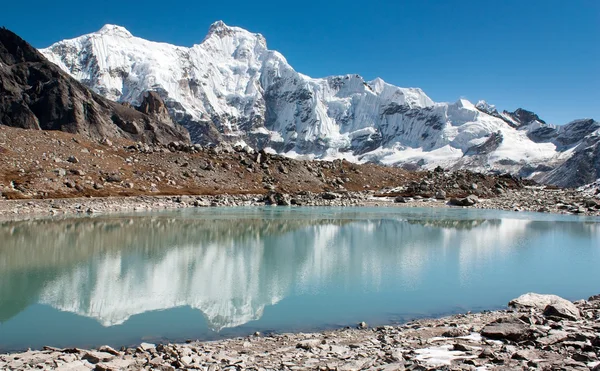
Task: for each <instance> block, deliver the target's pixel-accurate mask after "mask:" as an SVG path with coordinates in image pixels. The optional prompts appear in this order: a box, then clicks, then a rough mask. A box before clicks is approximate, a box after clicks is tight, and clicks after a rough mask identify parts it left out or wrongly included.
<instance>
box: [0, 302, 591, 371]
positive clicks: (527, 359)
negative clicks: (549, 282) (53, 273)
mask: <svg viewBox="0 0 600 371" xmlns="http://www.w3.org/2000/svg"><path fill="white" fill-rule="evenodd" d="M599 356H600V295H596V296H593V297H590V298H589V299H588V300H578V301H576V302H569V301H567V300H565V299H562V298H559V297H556V296H554V295H537V294H525V295H522V296H521V297H519V298H517V299H514V300H512V301H511V302H510V303H509V308H508V309H502V310H495V311H483V312H481V313H466V314H456V315H451V316H445V317H441V318H431V319H418V320H415V321H411V322H408V323H405V324H402V325H396V326H378V327H375V328H370V327H369V326H368V324H365V323H360V324H358V325H357V327H356V328H345V329H340V330H330V331H321V332H315V333H286V334H272V335H265V336H263V335H261V334H255V335H252V336H246V337H238V338H232V339H223V340H217V341H210V342H199V341H192V342H186V343H167V344H149V343H141V344H140V345H139V346H137V347H130V348H122V349H121V350H115V349H113V348H111V347H108V346H101V347H99V348H97V349H95V350H89V349H88V350H86V349H79V348H68V349H59V348H53V347H45V348H44V350H41V351H27V352H20V353H18V352H15V353H8V354H3V355H0V369H6V370H22V369H27V368H30V367H32V368H35V367H37V368H38V369H39V368H42V369H48V368H56V369H59V370H90V369H94V370H123V369H129V370H138V369H143V368H148V367H151V368H153V369H161V370H175V369H199V370H239V369H254V370H261V369H264V370H269V369H289V370H296V369H313V370H361V369H369V370H437V369H441V368H443V369H444V370H496V369H498V370H500V369H502V370H506V369H540V370H546V369H548V370H549V369H569V370H571V369H572V370H594V371H597V370H600V360H599Z"/></svg>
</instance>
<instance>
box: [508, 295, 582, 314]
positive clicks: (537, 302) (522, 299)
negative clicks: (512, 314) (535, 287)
mask: <svg viewBox="0 0 600 371" xmlns="http://www.w3.org/2000/svg"><path fill="white" fill-rule="evenodd" d="M557 303H560V304H563V305H564V306H566V307H569V308H571V310H573V311H576V312H577V313H578V312H579V310H578V309H577V307H575V305H574V304H573V303H571V302H570V301H568V300H566V299H563V298H561V297H560V296H556V295H544V294H536V293H532V292H530V293H527V294H523V295H521V296H519V297H518V298H516V299H513V300H511V301H509V302H508V306H509V307H513V308H517V309H519V308H525V309H528V308H535V309H538V310H540V311H543V310H545V309H546V307H547V306H548V305H551V304H557Z"/></svg>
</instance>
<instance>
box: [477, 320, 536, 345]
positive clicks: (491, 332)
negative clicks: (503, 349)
mask: <svg viewBox="0 0 600 371" xmlns="http://www.w3.org/2000/svg"><path fill="white" fill-rule="evenodd" d="M531 334H532V331H531V330H530V328H529V326H527V325H525V324H523V323H520V322H500V323H491V324H489V325H487V326H485V327H484V328H483V329H482V330H481V335H482V336H485V337H487V338H490V339H495V340H511V341H523V340H528V339H530V338H531Z"/></svg>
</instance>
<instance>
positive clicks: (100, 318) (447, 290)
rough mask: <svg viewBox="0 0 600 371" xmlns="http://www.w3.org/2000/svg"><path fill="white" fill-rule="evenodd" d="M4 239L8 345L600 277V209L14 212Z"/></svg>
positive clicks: (373, 317) (464, 304)
mask: <svg viewBox="0 0 600 371" xmlns="http://www.w3.org/2000/svg"><path fill="white" fill-rule="evenodd" d="M0 239H1V240H2V241H3V243H2V245H1V246H0V323H1V325H0V350H16V349H25V348H28V347H32V348H40V347H42V346H43V345H52V346H60V347H64V346H77V347H90V346H99V345H102V344H110V345H113V346H122V345H135V344H139V343H140V342H142V341H148V342H164V341H182V340H186V339H201V340H209V339H216V338H221V337H232V336H237V335H247V334H251V333H254V332H255V331H260V332H267V333H268V332H284V331H308V330H319V329H332V328H339V327H343V326H348V325H354V324H355V323H358V322H360V321H366V322H368V323H369V324H389V323H397V322H404V321H407V320H410V319H414V318H420V317H431V316H439V315H442V314H449V313H457V312H465V311H469V310H472V311H478V310H483V309H497V308H501V307H504V306H505V305H506V303H507V302H508V300H510V299H512V298H514V297H516V296H518V295H520V294H521V293H523V292H530V291H532V292H542V293H554V294H557V295H560V296H563V297H565V298H567V299H573V300H574V299H579V298H583V297H588V296H590V295H592V294H595V293H597V291H598V284H599V283H600V281H598V278H597V275H596V274H595V271H596V267H598V266H599V265H600V219H599V218H592V217H576V216H561V215H548V214H533V213H519V214H516V213H511V212H503V211H485V210H466V209H410V210H409V209H391V208H272V207H267V208H228V209H222V208H216V209H214V208H213V209H203V210H179V211H168V212H154V213H145V214H115V215H102V216H95V217H65V218H62V219H53V220H50V219H39V220H33V221H19V222H4V223H2V224H0ZM7 298H10V299H9V300H7Z"/></svg>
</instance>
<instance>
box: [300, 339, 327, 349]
mask: <svg viewBox="0 0 600 371" xmlns="http://www.w3.org/2000/svg"><path fill="white" fill-rule="evenodd" d="M321 344H322V340H320V339H308V340H302V341H300V342H299V343H298V344H296V348H300V349H304V350H311V349H313V348H316V347H318V346H319V345H321Z"/></svg>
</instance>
